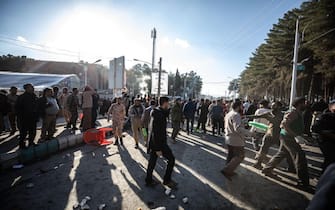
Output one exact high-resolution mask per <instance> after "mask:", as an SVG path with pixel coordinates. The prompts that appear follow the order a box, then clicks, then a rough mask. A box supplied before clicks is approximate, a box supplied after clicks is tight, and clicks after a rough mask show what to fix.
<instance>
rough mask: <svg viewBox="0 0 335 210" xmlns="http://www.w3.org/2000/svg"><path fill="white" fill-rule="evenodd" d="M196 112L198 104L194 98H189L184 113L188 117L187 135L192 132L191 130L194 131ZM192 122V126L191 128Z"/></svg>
mask: <svg viewBox="0 0 335 210" xmlns="http://www.w3.org/2000/svg"><path fill="white" fill-rule="evenodd" d="M195 112H196V105H195V103H194V102H193V101H192V98H190V99H189V100H188V102H187V103H186V104H185V105H184V108H183V113H184V116H185V118H186V131H187V135H189V134H190V132H191V133H192V132H193V124H194V116H195ZM190 123H191V128H190Z"/></svg>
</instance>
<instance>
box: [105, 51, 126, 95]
mask: <svg viewBox="0 0 335 210" xmlns="http://www.w3.org/2000/svg"><path fill="white" fill-rule="evenodd" d="M124 87H126V73H125V64H124V56H121V57H119V58H114V60H111V61H109V72H108V89H113V90H114V89H122V88H124Z"/></svg>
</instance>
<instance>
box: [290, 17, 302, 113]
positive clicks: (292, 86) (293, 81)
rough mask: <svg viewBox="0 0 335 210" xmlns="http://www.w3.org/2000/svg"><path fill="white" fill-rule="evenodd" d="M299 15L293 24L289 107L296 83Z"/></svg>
mask: <svg viewBox="0 0 335 210" xmlns="http://www.w3.org/2000/svg"><path fill="white" fill-rule="evenodd" d="M299 35H300V34H299V17H298V18H297V22H296V26H295V41H294V55H293V68H292V83H291V96H290V108H292V105H293V100H294V98H295V97H296V83H297V67H298V52H299V38H300V37H299Z"/></svg>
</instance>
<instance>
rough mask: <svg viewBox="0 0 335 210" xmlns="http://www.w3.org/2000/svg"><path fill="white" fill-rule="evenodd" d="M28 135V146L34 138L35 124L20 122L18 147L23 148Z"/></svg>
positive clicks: (32, 122) (33, 122)
mask: <svg viewBox="0 0 335 210" xmlns="http://www.w3.org/2000/svg"><path fill="white" fill-rule="evenodd" d="M27 135H29V137H28V139H29V144H33V143H34V140H35V137H36V122H35V121H30V122H23V123H21V122H20V146H24V145H25V143H24V141H25V139H26V137H27Z"/></svg>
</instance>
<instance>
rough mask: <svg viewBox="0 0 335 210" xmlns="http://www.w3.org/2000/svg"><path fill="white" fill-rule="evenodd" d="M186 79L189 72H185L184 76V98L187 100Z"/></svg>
mask: <svg viewBox="0 0 335 210" xmlns="http://www.w3.org/2000/svg"><path fill="white" fill-rule="evenodd" d="M186 79H187V73H185V77H184V100H186Z"/></svg>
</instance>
